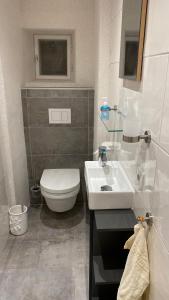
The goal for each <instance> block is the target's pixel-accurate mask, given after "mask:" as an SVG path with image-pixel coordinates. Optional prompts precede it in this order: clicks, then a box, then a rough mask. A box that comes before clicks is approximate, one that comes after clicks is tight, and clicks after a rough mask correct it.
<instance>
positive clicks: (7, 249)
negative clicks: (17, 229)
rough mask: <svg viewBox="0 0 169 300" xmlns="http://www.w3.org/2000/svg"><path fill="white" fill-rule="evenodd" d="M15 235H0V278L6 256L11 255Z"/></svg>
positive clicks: (5, 263) (5, 266)
mask: <svg viewBox="0 0 169 300" xmlns="http://www.w3.org/2000/svg"><path fill="white" fill-rule="evenodd" d="M14 241H15V237H14V236H11V237H0V279H1V274H2V273H3V272H4V271H5V270H6V268H7V262H8V258H9V256H10V255H11V252H12V249H13V245H14Z"/></svg>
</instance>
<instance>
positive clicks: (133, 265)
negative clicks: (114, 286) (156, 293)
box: [117, 224, 149, 300]
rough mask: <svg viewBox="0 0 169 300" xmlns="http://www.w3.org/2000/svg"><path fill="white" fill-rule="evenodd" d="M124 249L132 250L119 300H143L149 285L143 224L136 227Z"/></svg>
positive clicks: (121, 285) (122, 280) (119, 291)
mask: <svg viewBox="0 0 169 300" xmlns="http://www.w3.org/2000/svg"><path fill="white" fill-rule="evenodd" d="M124 249H130V252H129V254H128V258H127V262H126V266H125V269H124V273H123V276H122V279H121V282H120V286H119V289H118V294H117V300H141V298H142V296H143V294H144V291H145V290H146V288H147V286H148V285H149V260H148V250H147V242H146V237H145V229H144V227H143V226H142V224H137V225H135V227H134V234H133V235H132V236H131V237H130V238H129V239H128V240H127V242H126V243H125V245H124Z"/></svg>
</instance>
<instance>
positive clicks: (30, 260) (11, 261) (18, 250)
mask: <svg viewBox="0 0 169 300" xmlns="http://www.w3.org/2000/svg"><path fill="white" fill-rule="evenodd" d="M39 252H40V244H39V242H37V241H32V240H31V241H23V240H20V239H17V238H16V239H15V241H14V244H13V247H12V251H11V253H10V256H9V258H8V262H7V264H6V267H7V269H27V268H32V267H36V266H37V265H38V262H39Z"/></svg>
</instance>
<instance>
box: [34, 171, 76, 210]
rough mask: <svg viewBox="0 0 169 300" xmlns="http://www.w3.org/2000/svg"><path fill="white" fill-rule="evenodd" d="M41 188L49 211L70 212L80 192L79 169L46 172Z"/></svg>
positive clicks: (42, 178) (43, 175)
mask: <svg viewBox="0 0 169 300" xmlns="http://www.w3.org/2000/svg"><path fill="white" fill-rule="evenodd" d="M40 187H41V194H42V195H43V197H44V198H45V200H46V204H47V206H48V207H49V209H51V210H52V211H55V212H64V211H67V210H70V209H72V208H73V206H74V205H75V202H76V198H77V194H78V193H79V190H80V172H79V169H48V170H44V171H43V174H42V177H41V180H40Z"/></svg>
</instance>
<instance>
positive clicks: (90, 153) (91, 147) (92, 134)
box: [89, 127, 94, 155]
mask: <svg viewBox="0 0 169 300" xmlns="http://www.w3.org/2000/svg"><path fill="white" fill-rule="evenodd" d="M93 138H94V129H93V127H90V128H89V155H93Z"/></svg>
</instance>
